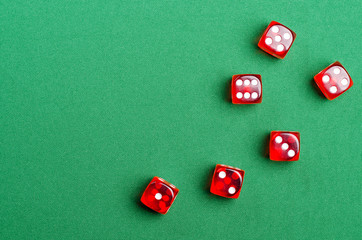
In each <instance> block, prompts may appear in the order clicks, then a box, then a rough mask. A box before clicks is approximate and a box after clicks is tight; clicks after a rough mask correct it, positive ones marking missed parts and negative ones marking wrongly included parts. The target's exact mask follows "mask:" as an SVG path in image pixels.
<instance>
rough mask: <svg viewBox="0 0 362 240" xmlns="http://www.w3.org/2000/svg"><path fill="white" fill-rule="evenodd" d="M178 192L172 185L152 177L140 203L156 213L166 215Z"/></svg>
mask: <svg viewBox="0 0 362 240" xmlns="http://www.w3.org/2000/svg"><path fill="white" fill-rule="evenodd" d="M178 192H179V190H178V189H177V188H176V187H175V186H174V185H172V184H170V183H168V182H166V181H165V180H163V179H162V178H159V177H154V178H153V179H152V180H151V182H150V183H149V184H148V186H147V188H146V190H145V191H144V192H143V195H142V197H141V202H142V203H143V204H144V205H146V206H147V207H149V208H151V209H152V210H154V211H156V212H159V213H162V214H166V213H167V211H168V210H169V209H170V207H171V205H172V203H173V201H174V200H175V198H176V196H177V194H178Z"/></svg>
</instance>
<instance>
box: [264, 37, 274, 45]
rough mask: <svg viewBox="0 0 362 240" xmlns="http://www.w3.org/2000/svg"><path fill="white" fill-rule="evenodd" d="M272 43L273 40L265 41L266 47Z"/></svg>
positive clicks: (267, 39)
mask: <svg viewBox="0 0 362 240" xmlns="http://www.w3.org/2000/svg"><path fill="white" fill-rule="evenodd" d="M272 42H273V40H272V39H271V38H266V39H265V44H266V45H270V44H272Z"/></svg>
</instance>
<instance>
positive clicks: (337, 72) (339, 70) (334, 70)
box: [333, 68, 341, 74]
mask: <svg viewBox="0 0 362 240" xmlns="http://www.w3.org/2000/svg"><path fill="white" fill-rule="evenodd" d="M333 72H334V74H339V73H340V72H341V69H339V68H335V69H333Z"/></svg>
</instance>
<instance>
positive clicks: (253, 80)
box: [231, 74, 263, 104]
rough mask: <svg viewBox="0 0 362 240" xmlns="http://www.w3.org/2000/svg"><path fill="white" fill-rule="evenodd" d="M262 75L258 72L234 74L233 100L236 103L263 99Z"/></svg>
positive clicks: (232, 84) (256, 101) (248, 102)
mask: <svg viewBox="0 0 362 240" xmlns="http://www.w3.org/2000/svg"><path fill="white" fill-rule="evenodd" d="M262 95H263V93H262V84H261V76H260V75H258V74H238V75H234V76H233V78H232V81H231V100H232V103H234V104H252V103H261V101H262Z"/></svg>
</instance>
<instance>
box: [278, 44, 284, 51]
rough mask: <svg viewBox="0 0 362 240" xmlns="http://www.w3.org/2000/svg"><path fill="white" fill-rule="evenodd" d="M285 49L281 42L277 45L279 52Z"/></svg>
mask: <svg viewBox="0 0 362 240" xmlns="http://www.w3.org/2000/svg"><path fill="white" fill-rule="evenodd" d="M283 50H284V46H283V45H281V44H279V45H278V46H277V51H278V52H281V51H283Z"/></svg>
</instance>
